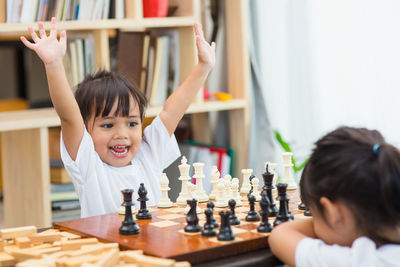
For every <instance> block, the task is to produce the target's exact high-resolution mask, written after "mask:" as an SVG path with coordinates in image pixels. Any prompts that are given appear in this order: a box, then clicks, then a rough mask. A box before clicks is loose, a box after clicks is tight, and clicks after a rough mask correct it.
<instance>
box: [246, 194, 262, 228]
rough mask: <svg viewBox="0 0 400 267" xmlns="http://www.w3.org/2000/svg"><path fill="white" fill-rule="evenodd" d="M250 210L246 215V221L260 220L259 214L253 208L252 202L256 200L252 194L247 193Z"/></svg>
mask: <svg viewBox="0 0 400 267" xmlns="http://www.w3.org/2000/svg"><path fill="white" fill-rule="evenodd" d="M248 199H249V205H250V210H249V212H248V213H247V215H246V218H245V220H246V221H248V222H256V221H259V220H260V216H259V215H258V214H257V212H256V211H255V210H254V202H256V197H255V196H254V195H248Z"/></svg>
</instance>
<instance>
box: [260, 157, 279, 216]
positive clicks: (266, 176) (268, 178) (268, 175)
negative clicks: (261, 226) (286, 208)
mask: <svg viewBox="0 0 400 267" xmlns="http://www.w3.org/2000/svg"><path fill="white" fill-rule="evenodd" d="M262 177H263V180H264V186H263V192H265V193H266V194H267V197H268V200H269V203H270V205H269V213H268V216H269V217H275V216H276V214H278V207H277V206H276V204H275V201H274V198H273V197H272V189H274V185H273V184H272V182H273V179H274V174H273V173H272V172H270V171H269V163H267V165H266V167H265V172H264V173H263V174H262Z"/></svg>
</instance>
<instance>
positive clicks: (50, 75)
mask: <svg viewBox="0 0 400 267" xmlns="http://www.w3.org/2000/svg"><path fill="white" fill-rule="evenodd" d="M38 24H39V35H40V36H38V35H37V34H36V33H35V31H34V30H33V29H32V27H31V26H29V27H28V31H29V34H30V35H31V37H32V40H33V42H29V41H28V40H27V39H26V38H25V37H24V36H21V41H22V42H23V43H24V44H25V45H26V46H27V47H28V48H29V49H32V50H33V51H35V52H36V54H37V55H38V56H39V57H40V59H41V60H42V61H43V63H44V65H45V68H46V75H47V82H48V84H49V92H50V97H51V101H52V102H53V105H54V108H55V110H56V112H57V114H58V116H59V117H60V120H61V131H62V135H63V140H64V143H65V147H66V148H67V151H68V153H69V155H70V157H71V159H72V160H75V159H76V155H77V153H78V148H79V144H80V142H81V139H82V136H83V132H84V127H85V125H84V122H83V119H82V116H81V113H80V111H79V107H78V104H77V103H76V100H75V97H74V95H73V93H72V90H71V88H70V86H69V84H68V80H67V77H66V74H65V70H64V65H63V57H64V55H65V51H66V47H67V34H66V32H65V31H61V33H60V39H59V40H58V39H57V30H56V19H55V18H52V19H51V29H50V34H49V35H48V36H47V35H46V31H45V30H44V27H43V23H42V22H39V23H38Z"/></svg>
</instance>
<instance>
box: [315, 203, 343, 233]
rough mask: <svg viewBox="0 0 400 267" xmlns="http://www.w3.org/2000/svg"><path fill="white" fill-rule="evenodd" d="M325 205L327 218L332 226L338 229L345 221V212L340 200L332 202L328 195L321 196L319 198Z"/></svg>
mask: <svg viewBox="0 0 400 267" xmlns="http://www.w3.org/2000/svg"><path fill="white" fill-rule="evenodd" d="M319 202H320V203H321V205H322V206H323V207H324V215H325V218H326V220H327V222H328V224H329V226H330V227H331V228H333V229H334V230H335V229H338V228H337V227H341V224H342V223H343V218H344V214H343V211H342V209H341V205H340V203H339V202H332V201H330V200H329V199H328V198H327V197H321V199H320V200H319Z"/></svg>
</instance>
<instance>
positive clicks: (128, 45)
mask: <svg viewBox="0 0 400 267" xmlns="http://www.w3.org/2000/svg"><path fill="white" fill-rule="evenodd" d="M147 35H148V33H147V32H120V33H119V36H118V51H117V72H118V73H119V74H121V75H123V76H125V77H126V78H127V79H128V80H129V81H130V82H131V83H133V84H135V85H136V86H138V87H140V89H141V90H142V92H143V93H144V91H145V87H144V85H145V83H144V81H143V82H141V77H142V76H143V75H142V72H146V71H147V70H146V69H143V66H142V65H143V60H144V54H145V52H144V50H145V49H144V47H145V46H147V44H145V43H146V42H148V38H150V37H146V36H147Z"/></svg>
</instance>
